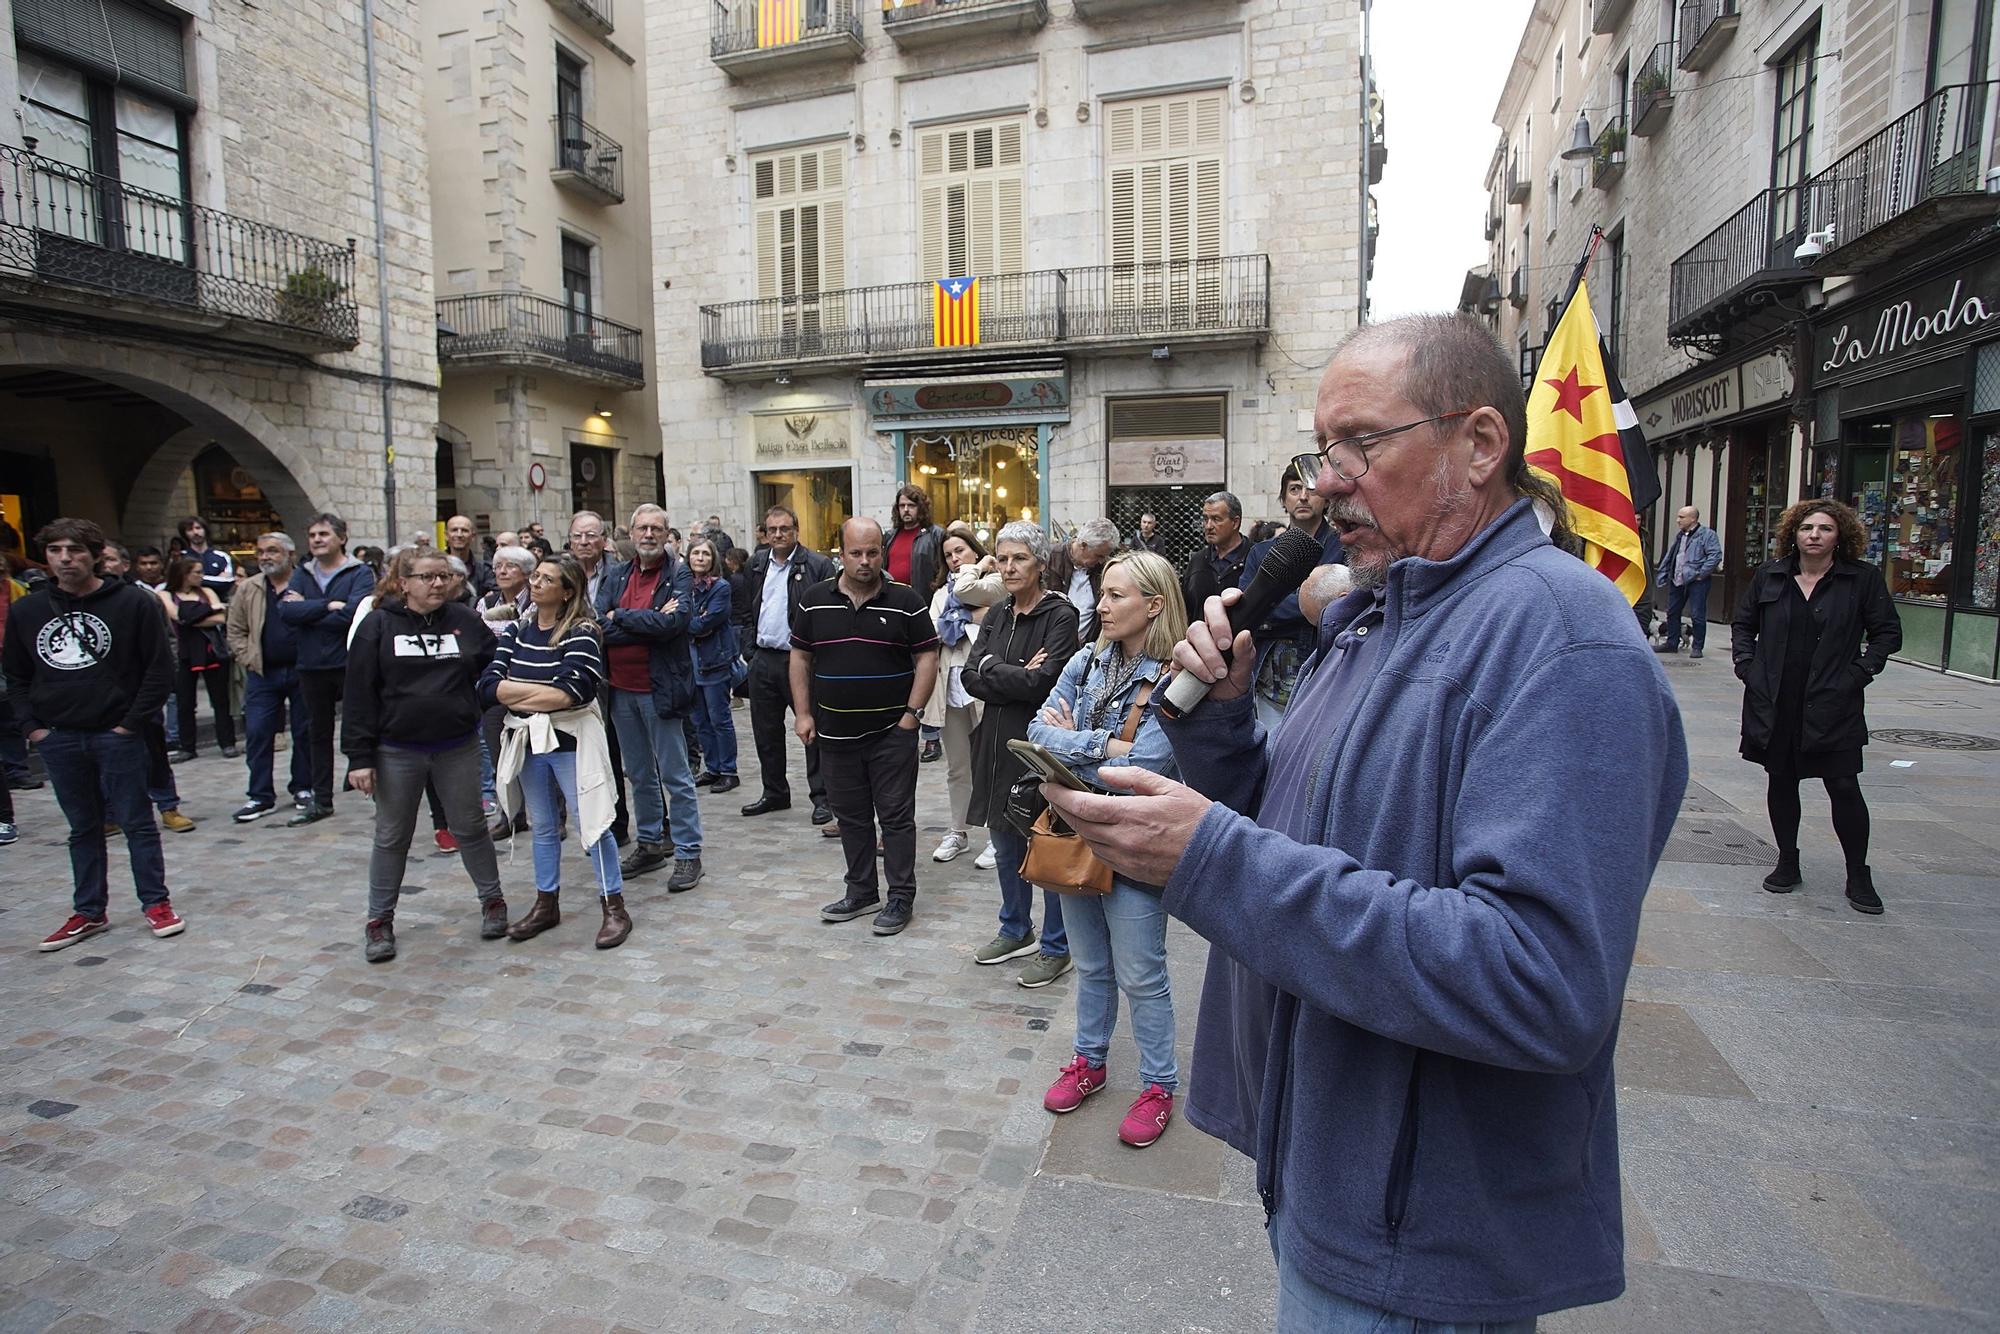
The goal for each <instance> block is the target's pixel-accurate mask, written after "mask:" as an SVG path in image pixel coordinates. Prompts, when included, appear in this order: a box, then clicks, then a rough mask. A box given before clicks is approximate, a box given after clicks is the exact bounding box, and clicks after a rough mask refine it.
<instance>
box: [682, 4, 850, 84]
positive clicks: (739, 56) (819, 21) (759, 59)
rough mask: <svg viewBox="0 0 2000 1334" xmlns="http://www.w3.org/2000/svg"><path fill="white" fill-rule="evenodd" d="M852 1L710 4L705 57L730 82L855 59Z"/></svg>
mask: <svg viewBox="0 0 2000 1334" xmlns="http://www.w3.org/2000/svg"><path fill="white" fill-rule="evenodd" d="M861 51H862V43H861V16H860V15H859V14H858V13H856V12H855V0H714V19H713V23H712V27H711V29H710V35H709V41H708V52H709V57H710V58H711V59H712V60H714V61H715V63H716V64H718V65H720V66H721V67H722V68H723V69H724V70H725V71H727V72H728V74H729V77H730V78H732V79H743V78H752V77H755V76H756V75H759V74H766V73H769V72H770V71H772V70H780V69H795V68H797V67H798V66H800V65H815V64H823V63H828V62H832V61H848V62H852V61H856V60H859V59H861Z"/></svg>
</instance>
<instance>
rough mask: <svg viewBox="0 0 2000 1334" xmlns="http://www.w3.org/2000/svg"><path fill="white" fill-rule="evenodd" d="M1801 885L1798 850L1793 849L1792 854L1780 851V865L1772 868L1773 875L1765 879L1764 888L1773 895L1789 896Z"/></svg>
mask: <svg viewBox="0 0 2000 1334" xmlns="http://www.w3.org/2000/svg"><path fill="white" fill-rule="evenodd" d="M1800 883H1801V881H1800V879H1799V851H1798V849H1797V848H1793V849H1792V850H1791V851H1790V852H1784V851H1780V852H1779V853H1778V864H1777V865H1776V866H1774V867H1772V868H1771V874H1769V875H1767V876H1765V877H1764V888H1765V889H1768V890H1770V891H1771V892H1772V893H1773V894H1789V893H1791V892H1792V891H1793V890H1795V889H1797V888H1798V887H1799V885H1800Z"/></svg>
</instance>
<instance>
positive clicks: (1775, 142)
mask: <svg viewBox="0 0 2000 1334" xmlns="http://www.w3.org/2000/svg"><path fill="white" fill-rule="evenodd" d="M1818 55H1819V30H1818V29H1814V30H1813V31H1811V32H1809V33H1807V34H1806V35H1805V36H1804V37H1801V38H1800V39H1799V40H1798V41H1797V42H1796V43H1794V44H1793V46H1792V49H1791V50H1789V51H1787V52H1786V53H1785V54H1784V55H1783V56H1781V57H1779V61H1778V114H1777V119H1776V120H1775V121H1774V122H1773V124H1772V129H1771V185H1772V186H1773V188H1775V189H1777V190H1778V191H1779V193H1778V195H1777V196H1776V198H1774V199H1773V200H1772V201H1771V250H1772V256H1773V258H1774V259H1775V260H1777V261H1779V262H1780V264H1781V265H1789V264H1790V263H1791V251H1792V249H1793V248H1794V247H1795V246H1796V245H1797V237H1798V235H1799V234H1800V233H1801V232H1803V231H1804V230H1805V218H1806V214H1805V201H1804V200H1803V199H1802V198H1801V197H1800V196H1801V193H1802V192H1801V191H1799V190H1798V189H1795V188H1793V187H1796V186H1798V185H1799V184H1800V183H1801V182H1803V181H1804V180H1805V178H1806V173H1807V171H1808V169H1809V168H1810V165H1811V161H1812V131H1813V91H1814V87H1815V85H1816V84H1817V82H1818V73H1817V71H1818V68H1819V66H1818V62H1817V60H1816V57H1817V56H1818ZM1780 250H1782V251H1783V252H1784V253H1783V254H1782V255H1781V254H1779V253H1778V252H1779V251H1780Z"/></svg>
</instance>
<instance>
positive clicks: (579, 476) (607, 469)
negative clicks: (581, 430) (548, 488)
mask: <svg viewBox="0 0 2000 1334" xmlns="http://www.w3.org/2000/svg"><path fill="white" fill-rule="evenodd" d="M617 462H618V453H617V451H616V450H611V449H603V448H601V447H599V446H597V445H571V446H570V447H569V498H570V510H571V512H572V513H574V512H575V511H577V510H590V511H591V512H593V513H596V514H601V515H604V516H605V526H606V527H607V528H609V527H611V526H612V525H613V524H614V523H615V522H616V518H615V516H616V515H617V513H618V496H617V488H616V487H615V486H614V485H613V472H612V470H613V468H614V467H616V465H617Z"/></svg>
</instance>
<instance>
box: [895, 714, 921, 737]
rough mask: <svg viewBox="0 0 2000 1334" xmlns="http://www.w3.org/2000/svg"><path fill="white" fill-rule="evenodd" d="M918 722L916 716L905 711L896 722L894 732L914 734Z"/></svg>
mask: <svg viewBox="0 0 2000 1334" xmlns="http://www.w3.org/2000/svg"><path fill="white" fill-rule="evenodd" d="M918 722H919V720H918V718H917V715H916V714H914V713H911V712H909V711H908V710H905V711H904V713H903V716H902V717H900V718H898V719H897V720H896V730H897V731H899V732H914V731H916V730H917V726H918Z"/></svg>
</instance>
